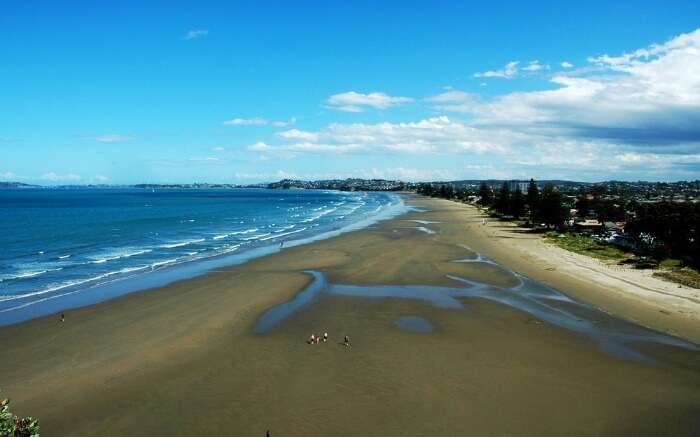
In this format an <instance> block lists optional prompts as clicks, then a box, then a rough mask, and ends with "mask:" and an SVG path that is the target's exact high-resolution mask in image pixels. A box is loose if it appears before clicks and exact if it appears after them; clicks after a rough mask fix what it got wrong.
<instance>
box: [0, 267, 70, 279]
mask: <svg viewBox="0 0 700 437" xmlns="http://www.w3.org/2000/svg"><path fill="white" fill-rule="evenodd" d="M59 270H63V268H61V267H59V268H56V269H45V270H30V271H24V272H19V273H14V274H9V275H0V282H4V281H12V280H17V279H27V278H33V277H35V276H40V275H43V274H45V273H49V272H58V271H59Z"/></svg>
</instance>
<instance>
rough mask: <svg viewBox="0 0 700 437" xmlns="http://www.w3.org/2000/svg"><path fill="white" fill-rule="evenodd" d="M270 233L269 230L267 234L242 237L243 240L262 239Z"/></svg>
mask: <svg viewBox="0 0 700 437" xmlns="http://www.w3.org/2000/svg"><path fill="white" fill-rule="evenodd" d="M268 235H271V233H270V232H268V233H266V234H260V235H253V236H252V237H247V238H241V240H243V241H251V240H260V239H261V238H262V237H267V236H268Z"/></svg>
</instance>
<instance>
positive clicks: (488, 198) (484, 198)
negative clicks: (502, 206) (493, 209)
mask: <svg viewBox="0 0 700 437" xmlns="http://www.w3.org/2000/svg"><path fill="white" fill-rule="evenodd" d="M491 203H493V192H492V191H491V188H489V186H488V185H486V182H482V183H481V185H480V186H479V205H482V206H491Z"/></svg>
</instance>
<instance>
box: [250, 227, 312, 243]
mask: <svg viewBox="0 0 700 437" xmlns="http://www.w3.org/2000/svg"><path fill="white" fill-rule="evenodd" d="M306 229H307V228H301V229H297V230H295V231H291V232H287V233H284V234H275V235H271V236H269V237H265V238H261V239H260V241H267V240H271V239H273V238H279V237H284V236H285V235H291V234H296V233H297V232H301V231H305V230H306Z"/></svg>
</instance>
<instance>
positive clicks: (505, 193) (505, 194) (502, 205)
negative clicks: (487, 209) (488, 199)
mask: <svg viewBox="0 0 700 437" xmlns="http://www.w3.org/2000/svg"><path fill="white" fill-rule="evenodd" d="M509 206H510V188H509V187H508V182H503V185H502V186H501V189H500V190H499V191H498V197H497V198H496V211H498V212H500V213H501V214H508V212H509V211H508V207H509Z"/></svg>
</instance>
